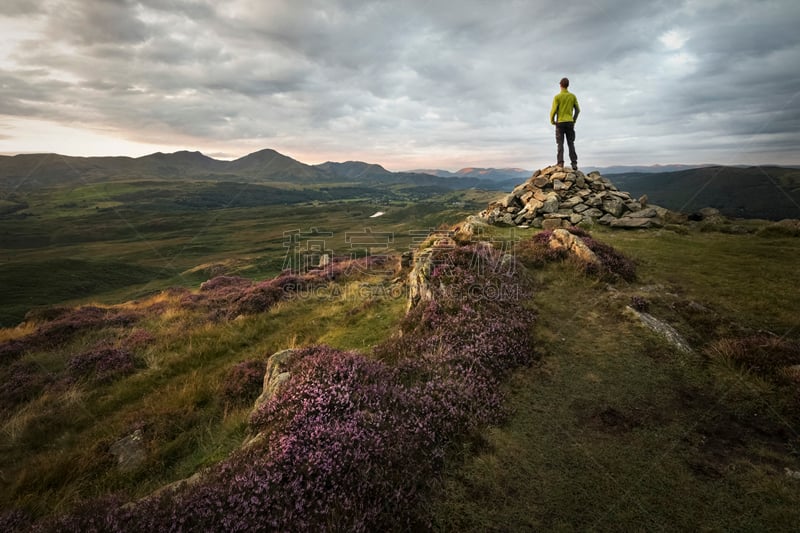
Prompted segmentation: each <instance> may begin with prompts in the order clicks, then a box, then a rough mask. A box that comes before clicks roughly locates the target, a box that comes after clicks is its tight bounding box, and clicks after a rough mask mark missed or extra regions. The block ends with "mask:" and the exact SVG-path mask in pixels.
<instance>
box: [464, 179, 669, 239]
mask: <svg viewBox="0 0 800 533" xmlns="http://www.w3.org/2000/svg"><path fill="white" fill-rule="evenodd" d="M478 217H479V218H481V219H482V220H484V221H486V222H487V223H489V224H494V225H499V226H525V227H530V226H533V227H536V228H543V229H556V228H563V227H569V226H576V225H578V224H581V223H592V224H594V223H599V224H605V225H608V226H611V227H614V228H650V227H660V226H662V225H663V221H662V218H661V213H660V212H659V209H657V208H655V207H650V206H648V205H647V196H642V197H641V198H639V199H634V198H632V197H631V195H630V194H629V193H627V192H624V191H620V190H618V189H617V188H616V187H615V186H614V184H613V183H611V181H610V180H608V179H607V178H604V177H603V176H601V175H600V173H599V172H590V173H589V174H584V173H583V172H581V171H580V170H574V171H573V170H567V169H564V168H560V167H555V166H552V167H547V168H545V169H542V170H537V171H536V172H534V174H533V176H531V177H530V179H529V180H528V181H526V182H525V183H523V184H521V185H518V186H517V187H516V188H514V190H513V191H511V193H509V194H507V195H505V196H503V197H502V198H500V199H498V200H496V201H494V202H492V203H491V204H489V207H487V208H486V209H485V210H483V211H481V213H479V215H478Z"/></svg>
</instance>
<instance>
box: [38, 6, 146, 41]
mask: <svg viewBox="0 0 800 533" xmlns="http://www.w3.org/2000/svg"><path fill="white" fill-rule="evenodd" d="M136 11H137V4H136V3H135V2H133V1H129V0H93V1H91V2H80V1H73V2H68V3H64V4H59V5H58V6H57V8H56V9H53V11H52V12H51V13H50V28H49V33H50V35H52V36H54V37H55V38H56V39H59V40H64V41H67V42H72V43H76V44H79V45H91V44H99V43H115V44H125V45H128V44H132V43H138V42H142V41H144V40H146V39H147V37H148V35H149V32H148V31H147V26H146V24H145V23H144V22H142V21H141V20H140V19H139V18H138V16H137V14H136Z"/></svg>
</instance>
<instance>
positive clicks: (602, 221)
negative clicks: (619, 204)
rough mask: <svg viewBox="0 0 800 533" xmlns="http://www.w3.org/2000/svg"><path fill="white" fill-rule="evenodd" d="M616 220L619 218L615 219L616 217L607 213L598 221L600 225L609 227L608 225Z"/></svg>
mask: <svg viewBox="0 0 800 533" xmlns="http://www.w3.org/2000/svg"><path fill="white" fill-rule="evenodd" d="M616 219H617V217H615V216H614V215H611V214H609V213H606V214H605V215H603V216H602V217H600V218H599V219H598V220H597V223H598V224H603V225H605V226H607V225H609V224H611V221H612V220H616Z"/></svg>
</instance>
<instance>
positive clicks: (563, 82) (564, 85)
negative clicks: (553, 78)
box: [559, 78, 569, 89]
mask: <svg viewBox="0 0 800 533" xmlns="http://www.w3.org/2000/svg"><path fill="white" fill-rule="evenodd" d="M559 83H560V84H561V87H562V88H564V89H566V88H567V87H569V79H567V78H561V81H560V82H559Z"/></svg>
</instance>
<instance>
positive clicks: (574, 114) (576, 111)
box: [572, 98, 581, 122]
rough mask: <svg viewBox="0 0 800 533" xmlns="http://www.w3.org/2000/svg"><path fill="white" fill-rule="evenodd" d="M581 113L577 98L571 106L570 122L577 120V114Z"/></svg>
mask: <svg viewBox="0 0 800 533" xmlns="http://www.w3.org/2000/svg"><path fill="white" fill-rule="evenodd" d="M580 114H581V108H580V106H579V105H578V99H577V98H576V99H575V105H574V106H573V107H572V122H578V115H580Z"/></svg>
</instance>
